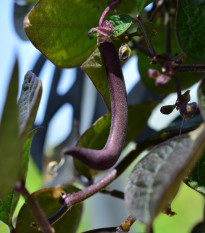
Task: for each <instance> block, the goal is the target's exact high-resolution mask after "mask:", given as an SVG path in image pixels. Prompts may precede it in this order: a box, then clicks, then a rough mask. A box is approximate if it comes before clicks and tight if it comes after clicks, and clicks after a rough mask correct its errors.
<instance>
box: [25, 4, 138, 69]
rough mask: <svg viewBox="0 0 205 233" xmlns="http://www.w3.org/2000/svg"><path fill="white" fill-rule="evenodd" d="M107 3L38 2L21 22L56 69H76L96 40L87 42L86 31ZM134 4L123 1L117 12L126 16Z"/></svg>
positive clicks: (93, 46) (94, 22) (32, 40)
mask: <svg viewBox="0 0 205 233" xmlns="http://www.w3.org/2000/svg"><path fill="white" fill-rule="evenodd" d="M107 3H108V1H107V0H103V1H98V0H92V1H84V0H69V1H67V0H58V1H56V0H40V1H39V2H38V3H37V5H36V6H35V7H34V8H33V9H32V11H31V12H30V13H29V14H28V16H27V17H26V19H25V20H24V26H25V31H26V34H27V36H28V37H29V39H30V40H31V42H32V43H33V44H34V45H35V46H36V47H37V48H38V49H39V50H40V51H41V52H42V53H43V54H44V55H45V56H46V57H47V58H48V59H49V60H51V61H52V62H53V63H54V64H56V65H57V66H60V67H67V68H68V67H74V66H78V65H80V64H82V63H83V61H85V60H86V58H87V57H88V56H89V55H90V54H91V53H92V52H93V51H94V49H95V48H96V44H97V43H96V40H89V39H88V32H89V30H90V29H91V28H92V27H97V26H98V21H99V19H100V16H101V14H102V12H103V11H104V9H105V8H106V6H107ZM135 4H136V1H129V2H124V1H123V2H122V3H121V4H120V6H119V9H118V12H119V13H120V12H122V11H123V13H128V12H129V11H132V10H133V8H134V7H135ZM111 13H112V14H113V11H112V12H111ZM48 35H49V36H48Z"/></svg>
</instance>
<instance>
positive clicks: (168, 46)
mask: <svg viewBox="0 0 205 233" xmlns="http://www.w3.org/2000/svg"><path fill="white" fill-rule="evenodd" d="M164 29H165V51H166V53H167V54H169V53H171V25H170V17H169V13H168V11H167V10H165V12H164Z"/></svg>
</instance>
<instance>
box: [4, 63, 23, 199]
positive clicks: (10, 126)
mask: <svg viewBox="0 0 205 233" xmlns="http://www.w3.org/2000/svg"><path fill="white" fill-rule="evenodd" d="M17 93H18V64H17V62H16V63H15V66H14V70H13V73H12V77H11V80H10V85H9V89H8V93H7V99H6V103H5V106H4V110H3V116H2V119H1V125H0V164H1V169H0V177H1V180H0V187H1V188H0V198H2V197H4V196H5V195H7V194H8V193H9V192H10V191H11V188H12V187H13V185H14V183H15V181H16V179H17V175H18V172H19V165H20V162H19V160H20V157H19V155H20V140H19V132H18V108H17Z"/></svg>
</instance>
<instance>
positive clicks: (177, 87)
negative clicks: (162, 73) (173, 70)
mask: <svg viewBox="0 0 205 233" xmlns="http://www.w3.org/2000/svg"><path fill="white" fill-rule="evenodd" d="M173 78H174V83H175V87H176V91H177V99H178V98H179V97H180V96H181V86H180V83H179V79H178V77H177V76H176V75H174V76H173Z"/></svg>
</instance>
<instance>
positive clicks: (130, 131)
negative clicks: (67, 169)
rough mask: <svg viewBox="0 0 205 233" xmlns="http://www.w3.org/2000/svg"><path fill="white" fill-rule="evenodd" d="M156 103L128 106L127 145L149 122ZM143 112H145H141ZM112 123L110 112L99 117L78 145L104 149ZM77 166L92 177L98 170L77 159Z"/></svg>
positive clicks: (87, 175) (84, 173)
mask: <svg viewBox="0 0 205 233" xmlns="http://www.w3.org/2000/svg"><path fill="white" fill-rule="evenodd" d="M155 104H156V103H144V104H137V105H133V106H129V107H128V127H127V136H126V141H125V145H127V144H128V143H129V142H130V141H131V140H135V139H136V138H137V137H138V136H139V134H140V133H141V131H142V130H143V129H144V127H145V126H146V123H147V119H148V117H149V115H150V113H151V111H152V109H153V108H154V106H155ZM139 112H143V114H139ZM110 124H111V115H110V113H108V114H106V115H104V116H103V117H101V118H100V119H98V120H97V121H96V122H95V123H94V124H93V125H92V126H91V127H90V128H89V129H88V130H87V131H86V132H85V133H84V134H83V135H82V136H81V137H80V139H79V141H78V143H77V146H79V147H85V148H92V149H98V150H100V149H102V148H103V147H104V146H105V143H106V141H107V138H108V135H109V130H110ZM75 166H76V168H77V170H78V171H79V172H80V174H83V175H84V176H86V177H87V178H91V177H92V176H93V175H95V174H96V171H94V170H92V169H90V168H88V167H87V166H85V165H84V164H83V163H81V162H79V161H78V160H75Z"/></svg>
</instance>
